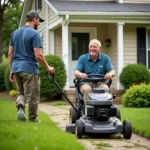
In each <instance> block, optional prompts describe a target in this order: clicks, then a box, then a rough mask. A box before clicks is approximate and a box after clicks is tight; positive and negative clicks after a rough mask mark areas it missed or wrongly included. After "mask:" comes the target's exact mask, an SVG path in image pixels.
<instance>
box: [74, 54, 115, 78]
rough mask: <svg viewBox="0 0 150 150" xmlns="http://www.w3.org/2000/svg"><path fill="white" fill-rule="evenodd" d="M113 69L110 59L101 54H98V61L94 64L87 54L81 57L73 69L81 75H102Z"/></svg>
mask: <svg viewBox="0 0 150 150" xmlns="http://www.w3.org/2000/svg"><path fill="white" fill-rule="evenodd" d="M113 69H114V67H113V66H112V63H111V60H110V57H109V56H108V55H106V54H102V53H99V56H98V59H97V61H95V62H94V61H93V60H92V59H91V58H90V54H89V53H87V54H84V55H81V56H80V57H79V59H78V63H77V65H76V67H75V70H79V71H80V72H82V73H86V74H103V75H105V74H106V73H107V72H109V71H110V70H113Z"/></svg>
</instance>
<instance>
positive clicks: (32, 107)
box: [14, 72, 40, 120]
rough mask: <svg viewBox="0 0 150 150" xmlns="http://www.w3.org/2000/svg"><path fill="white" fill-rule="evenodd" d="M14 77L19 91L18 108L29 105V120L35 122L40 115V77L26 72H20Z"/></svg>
mask: <svg viewBox="0 0 150 150" xmlns="http://www.w3.org/2000/svg"><path fill="white" fill-rule="evenodd" d="M14 75H15V79H16V86H17V89H18V97H17V100H16V106H18V105H19V104H21V105H22V106H23V107H25V105H26V103H28V116H29V120H35V119H36V117H37V115H38V114H37V111H38V103H39V101H40V79H39V75H35V74H31V73H25V72H19V73H16V74H14Z"/></svg>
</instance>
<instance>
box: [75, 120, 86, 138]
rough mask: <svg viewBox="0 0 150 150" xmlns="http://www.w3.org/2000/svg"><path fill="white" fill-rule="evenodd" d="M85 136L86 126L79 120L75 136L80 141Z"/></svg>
mask: <svg viewBox="0 0 150 150" xmlns="http://www.w3.org/2000/svg"><path fill="white" fill-rule="evenodd" d="M83 134H84V124H83V122H82V121H81V120H77V121H76V124H75V135H76V136H77V138H78V139H81V138H82V135H83Z"/></svg>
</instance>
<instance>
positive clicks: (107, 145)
mask: <svg viewBox="0 0 150 150" xmlns="http://www.w3.org/2000/svg"><path fill="white" fill-rule="evenodd" d="M95 145H96V146H97V147H98V148H103V147H112V146H111V145H110V144H109V143H106V142H103V141H100V142H99V143H96V144H95Z"/></svg>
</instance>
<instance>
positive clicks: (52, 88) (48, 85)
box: [39, 55, 67, 99]
mask: <svg viewBox="0 0 150 150" xmlns="http://www.w3.org/2000/svg"><path fill="white" fill-rule="evenodd" d="M45 59H46V61H47V62H48V64H49V65H50V66H53V67H54V69H55V77H54V79H55V81H56V82H57V83H58V84H59V86H60V88H61V89H63V88H64V86H65V84H66V80H67V75H66V70H65V66H64V63H63V61H62V60H61V58H60V57H58V56H55V55H48V56H45ZM39 71H40V79H41V85H40V93H41V97H44V98H48V99H52V98H53V97H54V96H56V95H58V94H60V91H59V89H58V88H57V87H56V85H55V84H54V83H53V82H52V81H51V79H49V78H48V77H47V76H46V70H45V68H44V67H43V66H42V65H39Z"/></svg>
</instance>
